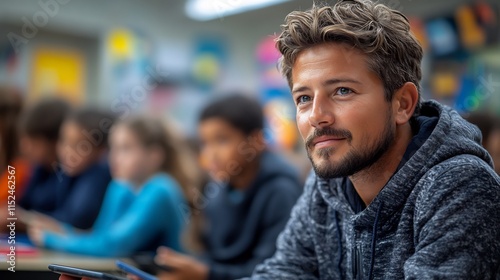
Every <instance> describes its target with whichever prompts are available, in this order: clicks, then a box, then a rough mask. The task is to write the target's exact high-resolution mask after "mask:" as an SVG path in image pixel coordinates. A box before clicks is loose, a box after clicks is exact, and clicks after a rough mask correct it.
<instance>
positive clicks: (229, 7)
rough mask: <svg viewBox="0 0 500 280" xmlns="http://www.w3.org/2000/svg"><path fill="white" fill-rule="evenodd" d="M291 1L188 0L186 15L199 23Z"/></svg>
mask: <svg viewBox="0 0 500 280" xmlns="http://www.w3.org/2000/svg"><path fill="white" fill-rule="evenodd" d="M288 1H291V0H187V2H186V6H185V9H186V14H187V15H188V16H189V17H190V18H192V19H194V20H198V21H207V20H211V19H216V18H222V17H224V16H229V15H234V14H239V13H243V12H246V11H251V10H257V9H260V8H264V7H269V6H272V5H276V4H279V3H284V2H288Z"/></svg>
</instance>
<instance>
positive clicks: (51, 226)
mask: <svg viewBox="0 0 500 280" xmlns="http://www.w3.org/2000/svg"><path fill="white" fill-rule="evenodd" d="M113 119H114V118H113V116H112V115H111V114H108V113H107V112H105V111H101V110H98V109H91V108H84V109H80V110H77V111H75V112H73V113H71V114H70V115H68V117H67V118H66V119H65V121H64V123H63V124H62V127H61V131H60V134H59V139H58V143H57V159H58V160H59V163H60V164H57V163H55V162H53V163H52V164H51V165H52V167H54V168H57V169H56V170H58V172H57V173H56V174H55V177H54V175H52V176H48V175H45V176H46V177H45V179H46V181H45V182H52V184H53V185H51V186H50V185H49V186H46V185H45V184H41V185H38V182H44V181H43V180H42V178H41V177H35V178H34V181H33V185H32V188H31V189H30V190H28V191H27V193H26V196H25V197H23V201H22V203H23V205H25V207H26V206H28V207H27V209H28V210H35V211H37V212H40V213H37V214H36V215H35V217H34V218H33V219H32V224H31V225H30V226H31V227H30V228H31V229H33V228H43V229H47V230H51V231H56V232H59V231H61V228H60V225H61V223H62V224H68V225H70V226H72V227H75V228H79V229H88V228H90V227H91V226H92V225H93V223H94V221H95V219H96V217H97V214H98V213H99V210H100V207H101V204H102V201H103V198H104V194H105V192H106V188H107V185H108V184H109V182H110V181H111V174H110V171H109V165H108V162H107V159H106V154H107V136H108V132H109V129H110V127H111V125H112V123H113ZM37 175H39V174H37ZM42 175H43V174H42ZM49 175H51V174H49ZM54 181H55V182H54ZM42 186H44V187H45V186H46V187H47V188H46V189H45V188H44V189H42V188H41V187H42ZM42 192H43V193H42ZM40 193H42V194H40ZM38 195H46V196H50V197H51V198H52V199H53V202H54V205H53V206H52V207H51V208H48V209H47V208H39V207H37V203H41V202H40V201H39V198H40V197H39V196H38ZM32 233H33V232H31V233H30V234H32ZM32 235H33V234H32ZM32 237H33V236H32Z"/></svg>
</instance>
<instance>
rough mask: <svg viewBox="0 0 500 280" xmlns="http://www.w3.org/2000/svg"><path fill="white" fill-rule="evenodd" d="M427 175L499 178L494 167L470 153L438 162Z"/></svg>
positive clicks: (452, 177) (441, 177)
mask: <svg viewBox="0 0 500 280" xmlns="http://www.w3.org/2000/svg"><path fill="white" fill-rule="evenodd" d="M426 175H427V176H424V177H432V178H435V179H440V180H443V179H446V178H449V179H455V180H454V181H457V180H458V179H462V180H463V179H468V178H470V179H477V178H479V179H485V180H490V179H491V180H493V181H497V183H498V180H499V177H498V175H497V174H496V173H495V171H494V170H493V167H492V166H490V165H489V164H488V163H486V162H485V161H484V160H483V159H481V158H479V157H477V156H474V155H469V154H462V155H457V156H454V157H450V158H449V159H447V160H444V161H442V162H440V163H439V164H436V165H435V166H433V167H432V168H430V169H429V171H428V172H427V173H426Z"/></svg>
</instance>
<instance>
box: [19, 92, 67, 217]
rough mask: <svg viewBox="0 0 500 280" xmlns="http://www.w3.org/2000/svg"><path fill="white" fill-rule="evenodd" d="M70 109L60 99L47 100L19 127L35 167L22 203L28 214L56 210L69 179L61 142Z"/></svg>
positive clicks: (25, 152) (31, 110) (22, 147)
mask: <svg viewBox="0 0 500 280" xmlns="http://www.w3.org/2000/svg"><path fill="white" fill-rule="evenodd" d="M69 112H70V106H69V104H68V103H66V102H65V101H63V100H60V99H46V100H43V101H40V102H38V103H36V104H34V105H33V106H31V107H29V108H28V109H27V110H26V111H24V112H23V114H22V115H21V119H20V123H19V132H20V150H21V153H22V154H23V156H24V157H26V158H27V159H28V160H29V161H30V163H31V164H32V165H33V170H32V175H31V177H30V179H29V181H28V184H27V186H26V189H25V191H24V194H23V195H22V196H21V198H20V200H19V201H18V204H19V206H21V207H23V208H24V209H26V210H35V211H37V212H40V213H49V212H51V211H54V209H56V206H57V204H58V198H59V197H58V196H59V194H62V192H61V190H63V189H65V188H66V184H67V183H68V180H69V178H68V177H67V176H65V175H64V174H61V172H60V169H59V167H58V163H57V162H58V159H57V151H56V146H57V139H58V137H59V131H60V128H61V125H62V123H63V122H64V119H65V118H66V117H67V115H68V114H69Z"/></svg>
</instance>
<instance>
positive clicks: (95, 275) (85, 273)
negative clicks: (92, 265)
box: [49, 264, 127, 280]
mask: <svg viewBox="0 0 500 280" xmlns="http://www.w3.org/2000/svg"><path fill="white" fill-rule="evenodd" d="M49 269H50V270H51V271H53V272H55V273H59V274H64V275H69V276H75V277H80V278H81V277H85V278H89V279H104V280H127V278H124V277H120V276H116V275H112V274H108V273H103V272H98V271H92V270H86V269H81V268H76V267H69V266H64V265H58V264H50V265H49Z"/></svg>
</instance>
